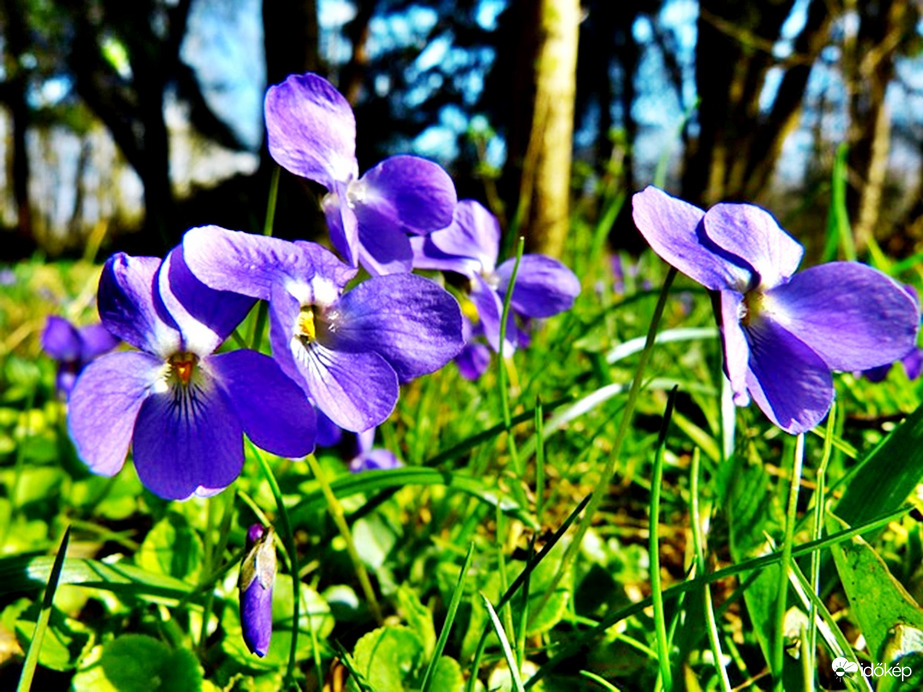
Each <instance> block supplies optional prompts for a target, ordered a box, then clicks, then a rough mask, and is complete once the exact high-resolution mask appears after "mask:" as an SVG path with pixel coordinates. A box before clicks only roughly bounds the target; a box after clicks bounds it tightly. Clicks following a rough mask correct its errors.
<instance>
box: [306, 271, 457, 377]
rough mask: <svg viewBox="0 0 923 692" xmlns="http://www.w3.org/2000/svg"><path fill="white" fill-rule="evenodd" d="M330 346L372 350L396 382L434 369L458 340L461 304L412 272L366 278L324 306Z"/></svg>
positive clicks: (452, 352)
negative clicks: (387, 365) (388, 366)
mask: <svg viewBox="0 0 923 692" xmlns="http://www.w3.org/2000/svg"><path fill="white" fill-rule="evenodd" d="M330 315H331V317H330V320H331V321H330V324H329V336H328V338H329V343H328V342H325V341H324V337H321V340H322V342H324V343H327V345H329V346H330V347H331V348H336V349H341V350H344V351H350V352H354V353H355V352H359V351H374V352H376V353H378V354H380V355H381V356H382V357H384V359H385V360H386V361H388V363H390V364H391V366H392V367H393V368H394V370H395V371H396V372H397V375H398V378H399V379H400V381H401V382H407V381H408V380H412V379H414V378H415V377H419V376H420V375H424V374H426V373H430V372H434V371H436V370H438V369H439V368H441V367H442V366H443V365H445V364H446V363H448V362H449V361H450V360H452V358H454V357H455V356H456V355H457V354H458V352H459V351H460V350H461V348H462V346H463V345H464V341H463V339H462V320H461V309H460V308H459V307H458V303H457V302H456V300H455V299H454V298H453V297H452V296H451V294H449V293H448V292H447V291H446V290H445V289H443V288H442V287H440V286H439V285H438V284H436V283H434V282H433V281H430V280H429V279H425V278H423V277H421V276H416V275H414V274H391V275H389V276H382V277H377V278H372V279H369V280H368V281H364V282H363V283H361V284H359V285H358V286H356V287H355V288H353V289H352V290H351V291H348V292H347V293H345V294H344V295H343V296H342V297H341V298H340V300H339V302H338V303H337V304H336V305H335V306H334V308H332V309H331V310H330Z"/></svg>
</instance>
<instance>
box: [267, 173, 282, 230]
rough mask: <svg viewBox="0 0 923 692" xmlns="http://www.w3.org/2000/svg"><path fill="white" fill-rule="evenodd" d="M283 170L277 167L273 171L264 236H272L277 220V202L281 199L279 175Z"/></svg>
mask: <svg viewBox="0 0 923 692" xmlns="http://www.w3.org/2000/svg"><path fill="white" fill-rule="evenodd" d="M281 170H282V167H281V166H276V167H275V168H273V169H272V180H271V181H270V183H269V198H268V199H267V200H266V218H265V220H264V221H263V235H272V226H273V222H274V221H275V218H276V200H278V199H279V174H280V171H281Z"/></svg>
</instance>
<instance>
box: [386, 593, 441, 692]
mask: <svg viewBox="0 0 923 692" xmlns="http://www.w3.org/2000/svg"><path fill="white" fill-rule="evenodd" d="M397 602H398V605H400V608H401V612H402V613H403V614H404V620H405V621H406V622H407V625H408V626H409V627H410V629H412V630H413V631H414V632H416V633H417V635H418V636H419V637H420V640H421V641H422V642H423V651H424V653H425V655H426V658H427V660H429V658H430V657H431V656H432V655H433V649H434V648H435V647H436V628H435V627H433V614H432V612H431V611H430V609H429V608H427V607H426V606H425V605H423V604H422V603H421V602H420V598H419V596H417V592H416V591H414V590H413V588H411V587H410V586H408V585H407V584H401V586H400V587H399V588H398V590H397ZM436 689H437V690H439V689H442V688H441V687H436Z"/></svg>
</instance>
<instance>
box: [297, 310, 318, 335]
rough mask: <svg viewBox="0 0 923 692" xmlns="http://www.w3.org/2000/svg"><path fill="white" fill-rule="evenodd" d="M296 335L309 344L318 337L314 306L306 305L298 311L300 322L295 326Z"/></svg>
mask: <svg viewBox="0 0 923 692" xmlns="http://www.w3.org/2000/svg"><path fill="white" fill-rule="evenodd" d="M295 336H297V337H298V338H299V339H301V341H302V343H304V344H309V343H311V342H312V341H315V340H316V339H317V327H316V325H315V324H314V306H313V305H304V306H302V308H301V312H300V313H298V323H297V325H296V327H295Z"/></svg>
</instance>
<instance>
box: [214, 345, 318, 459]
mask: <svg viewBox="0 0 923 692" xmlns="http://www.w3.org/2000/svg"><path fill="white" fill-rule="evenodd" d="M208 365H209V367H210V368H211V369H212V370H213V371H214V372H215V376H216V379H217V380H218V382H219V383H220V385H221V387H222V388H223V389H224V390H225V392H226V394H227V395H228V400H229V401H230V403H231V405H232V406H233V408H234V411H235V412H236V413H237V416H238V418H239V419H240V422H241V424H242V425H243V429H244V432H245V433H247V437H249V438H250V439H251V440H252V441H253V443H254V444H255V445H256V446H257V447H260V448H261V449H265V450H266V451H267V452H271V453H272V454H276V455H278V456H283V457H303V456H305V455H306V454H310V453H311V451H312V450H313V449H314V437H315V434H316V427H315V415H314V407H312V406H311V404H310V403H309V402H308V399H307V397H306V396H305V393H304V392H303V391H302V390H301V388H300V387H299V386H298V385H297V384H295V383H294V382H293V381H292V380H291V379H289V378H288V377H286V376H285V374H284V373H283V372H282V370H281V369H280V368H279V366H278V364H277V363H276V362H275V361H274V360H273V359H272V358H270V357H269V356H266V355H263V354H262V353H257V352H256V351H250V350H246V349H243V350H237V351H231V352H229V353H222V354H219V355H216V356H214V357H212V358H209V360H208Z"/></svg>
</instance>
